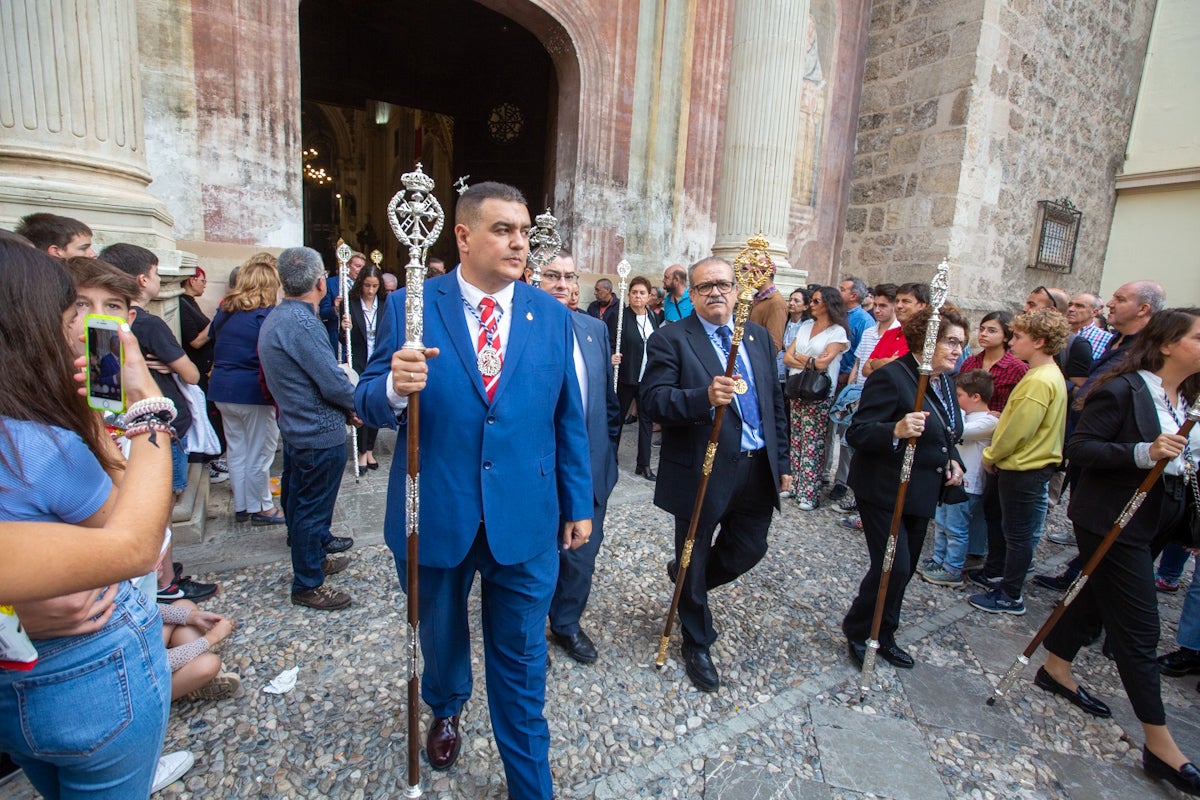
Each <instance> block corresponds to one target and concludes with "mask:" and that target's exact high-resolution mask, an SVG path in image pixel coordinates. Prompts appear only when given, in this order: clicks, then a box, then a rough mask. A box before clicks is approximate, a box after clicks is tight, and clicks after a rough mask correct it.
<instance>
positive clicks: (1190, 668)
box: [1158, 647, 1200, 678]
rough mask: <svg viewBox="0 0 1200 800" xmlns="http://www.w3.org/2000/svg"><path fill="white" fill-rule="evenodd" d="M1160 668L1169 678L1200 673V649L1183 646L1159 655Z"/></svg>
mask: <svg viewBox="0 0 1200 800" xmlns="http://www.w3.org/2000/svg"><path fill="white" fill-rule="evenodd" d="M1158 670H1159V672H1161V673H1162V674H1163V675H1166V676H1167V677H1169V678H1182V677H1183V676H1184V675H1196V674H1200V650H1193V649H1191V648H1190V647H1181V648H1179V649H1178V650H1176V651H1175V652H1174V653H1167V654H1166V655H1165V656H1159V657H1158Z"/></svg>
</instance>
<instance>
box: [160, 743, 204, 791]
mask: <svg viewBox="0 0 1200 800" xmlns="http://www.w3.org/2000/svg"><path fill="white" fill-rule="evenodd" d="M194 763H196V757H195V756H193V755H192V754H191V753H189V752H188V751H187V750H177V751H175V752H174V753H167V754H166V755H165V756H162V757H161V758H159V759H158V766H157V767H155V769H154V786H153V787H152V788H151V789H150V793H151V794H153V793H154V792H161V791H162V790H163V789H165V788H167V787H168V786H170V785H171V784H172V783H174V782H175V781H177V780H179V779H180V778H182V777H183V776H184V774H186V773H187V771H188V770H189V769H191V768H192V764H194Z"/></svg>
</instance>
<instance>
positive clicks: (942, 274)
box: [858, 260, 950, 697]
mask: <svg viewBox="0 0 1200 800" xmlns="http://www.w3.org/2000/svg"><path fill="white" fill-rule="evenodd" d="M949 294H950V264H949V263H947V262H946V261H945V260H943V261H942V263H941V264H938V268H937V274H935V275H934V276H933V280H932V281H930V282H929V307H930V308H931V309H933V316H931V317H930V318H929V325H928V327H926V328H925V345H924V347H923V348H922V350H921V366H920V368H919V369H918V370H917V372H918V377H917V402H916V405H915V408H913V411H916V412H920V411H921V410H922V408H924V406H925V391H926V390H927V389H928V388H929V376H930V375H932V374H933V351H934V349H936V348H937V340H938V328H939V327H940V326H941V323H942V317H941V313H940V312H941V310H942V305H944V304H945V302H946V296H947V295H949ZM917 438H918V437H916V436H912V437H910V438H909V439H908V440H907V442H906V443H905V445H904V461H903V463H902V465H901V467H900V485H899V486H898V487H897V489H896V502H895V505H894V506H893V508H892V525H891V529H890V530H889V531H888V541H887V547H886V548H885V549H884V551H883V570H882V573H881V574H880V576H879V590H878V592H877V593H876V595H875V615H874V617H872V619H871V638H869V639H867V652H866V654H865V655H864V656H863V665H862V673H861V674H860V675H859V678H858V688H859V689H860V690H861V691H862V694H863V696H864V697H865V696H866V694H867V692H869V691H871V674H872V673H873V672H874V670H875V657H876V655H877V654H878V653H879V629H880V628H881V627H882V626H883V607H884V604H885V601H886V598H887V589H888V582H889V581H890V580H891V577H892V563H893V562H894V561H895V559H896V540H897V538H899V536H900V518H901V517H902V516H903V515H904V498H905V497H907V495H908V480H909V478H910V477H912V465H913V458H914V457H915V456H916V453H917Z"/></svg>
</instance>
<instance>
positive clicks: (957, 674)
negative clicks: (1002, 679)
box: [899, 664, 1029, 743]
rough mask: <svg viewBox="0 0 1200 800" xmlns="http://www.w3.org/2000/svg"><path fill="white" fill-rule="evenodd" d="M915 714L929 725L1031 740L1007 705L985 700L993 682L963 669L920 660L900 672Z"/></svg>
mask: <svg viewBox="0 0 1200 800" xmlns="http://www.w3.org/2000/svg"><path fill="white" fill-rule="evenodd" d="M899 677H900V682H901V683H902V684H903V685H904V690H905V693H906V694H907V696H908V700H909V702H910V703H911V704H912V709H913V714H914V715H915V716H916V718H917V720H918V721H919V722H921V723H924V724H925V725H933V726H935V727H938V728H952V729H954V730H958V731H969V732H971V733H977V734H980V735H981V736H988V737H991V738H993V739H1003V740H1005V741H1010V742H1022V743H1023V742H1028V741H1029V734H1028V733H1027V732H1026V731H1024V730H1023V729H1022V727H1021V725H1020V723H1019V722H1018V721H1017V718H1016V716H1015V715H1014V714H1013V713H1012V712H1011V711H1010V710H1009V708H1008V707H1007V706H1004V705H997V706H988V705H986V704H985V701H986V700H987V698H988V697H989V696H990V695H991V692H992V686H991V684H990V683H988V682H987V680H986V679H985V678H984V677H983V676H982V675H977V674H973V673H969V672H966V671H964V670H960V669H950V668H948V667H938V666H934V665H932V664H917V665H916V666H915V667H914V668H913V669H911V670H905V671H903V672H900V673H899Z"/></svg>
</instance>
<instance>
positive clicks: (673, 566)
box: [667, 558, 1200, 688]
mask: <svg viewBox="0 0 1200 800" xmlns="http://www.w3.org/2000/svg"><path fill="white" fill-rule="evenodd" d="M667 577H668V578H670V579H671V583H675V582H677V581H678V580H679V562H678V561H676V560H675V559H673V558H672V559H671V560H670V561H668V562H667ZM1197 688H1200V687H1197Z"/></svg>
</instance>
